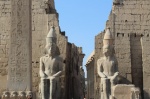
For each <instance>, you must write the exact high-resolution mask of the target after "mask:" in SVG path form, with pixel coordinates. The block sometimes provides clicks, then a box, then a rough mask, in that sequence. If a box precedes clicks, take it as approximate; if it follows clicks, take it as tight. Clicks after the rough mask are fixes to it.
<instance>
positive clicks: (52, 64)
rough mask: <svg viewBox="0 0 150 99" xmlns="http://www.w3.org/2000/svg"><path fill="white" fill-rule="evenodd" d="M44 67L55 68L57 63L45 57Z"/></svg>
mask: <svg viewBox="0 0 150 99" xmlns="http://www.w3.org/2000/svg"><path fill="white" fill-rule="evenodd" d="M45 67H46V69H52V70H56V69H57V67H58V63H57V62H56V60H55V59H45Z"/></svg>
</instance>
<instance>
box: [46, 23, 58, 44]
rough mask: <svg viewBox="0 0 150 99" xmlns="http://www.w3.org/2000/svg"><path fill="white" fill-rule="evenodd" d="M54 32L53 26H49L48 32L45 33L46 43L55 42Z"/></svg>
mask: <svg viewBox="0 0 150 99" xmlns="http://www.w3.org/2000/svg"><path fill="white" fill-rule="evenodd" d="M56 38H57V37H56V33H55V28H54V26H52V27H51V29H50V31H49V33H48V34H47V37H46V44H49V43H55V44H56Z"/></svg>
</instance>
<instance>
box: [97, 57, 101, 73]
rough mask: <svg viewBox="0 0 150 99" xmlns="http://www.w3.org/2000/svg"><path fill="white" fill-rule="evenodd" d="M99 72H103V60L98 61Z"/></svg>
mask: <svg viewBox="0 0 150 99" xmlns="http://www.w3.org/2000/svg"><path fill="white" fill-rule="evenodd" d="M97 70H98V71H99V72H101V71H102V59H99V60H98V61H97Z"/></svg>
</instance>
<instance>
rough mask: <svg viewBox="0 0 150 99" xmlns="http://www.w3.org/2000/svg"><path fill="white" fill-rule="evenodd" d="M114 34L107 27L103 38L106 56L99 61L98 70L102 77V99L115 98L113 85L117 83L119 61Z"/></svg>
mask: <svg viewBox="0 0 150 99" xmlns="http://www.w3.org/2000/svg"><path fill="white" fill-rule="evenodd" d="M113 41H114V39H113V38H112V35H111V33H110V30H109V29H107V30H106V33H105V35H104V40H103V54H104V56H103V57H101V58H100V59H98V61H97V70H98V71H97V72H98V75H99V76H100V78H101V84H100V85H101V86H100V87H101V99H113V96H112V94H111V93H112V89H113V88H112V87H113V86H114V85H115V84H116V83H117V76H118V74H119V72H118V63H117V60H116V57H115V56H114V47H113Z"/></svg>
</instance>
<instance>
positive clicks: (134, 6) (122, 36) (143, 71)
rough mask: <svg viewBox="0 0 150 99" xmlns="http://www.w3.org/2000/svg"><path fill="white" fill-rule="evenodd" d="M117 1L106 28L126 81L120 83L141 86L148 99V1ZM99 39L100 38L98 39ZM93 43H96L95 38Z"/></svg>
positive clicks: (149, 23)
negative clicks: (113, 42)
mask: <svg viewBox="0 0 150 99" xmlns="http://www.w3.org/2000/svg"><path fill="white" fill-rule="evenodd" d="M120 1H123V2H122V3H120V4H117V5H113V6H112V11H111V13H110V16H109V19H108V21H107V22H106V27H110V28H111V32H112V33H113V35H114V37H115V51H116V57H117V59H118V66H119V71H120V72H121V75H122V77H123V78H125V79H123V80H121V82H120V83H133V84H135V86H137V87H140V89H141V92H142V97H143V99H148V98H150V97H149V96H150V91H149V89H150V87H149V86H148V83H150V80H149V76H148V74H149V72H147V70H148V69H149V65H150V64H149V62H148V57H149V54H150V52H149V51H147V50H148V49H149V47H148V46H149V44H150V43H148V42H149V39H150V38H149V32H150V28H149V26H150V15H149V10H150V1H149V0H120ZM96 37H97V36H96ZM100 37H101V36H100V35H99V36H98V37H97V38H100ZM96 42H98V41H97V39H96ZM97 46H99V45H98V44H97V43H96V47H97ZM96 58H97V57H96ZM95 60H96V59H95ZM95 86H96V85H95ZM96 96H97V95H96ZM96 99H97V98H96Z"/></svg>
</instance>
